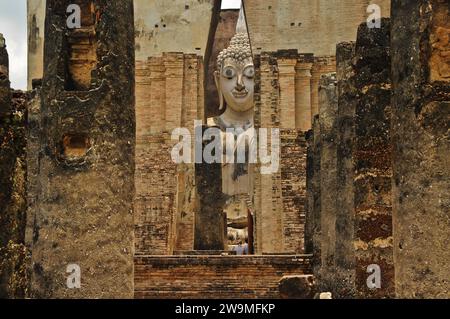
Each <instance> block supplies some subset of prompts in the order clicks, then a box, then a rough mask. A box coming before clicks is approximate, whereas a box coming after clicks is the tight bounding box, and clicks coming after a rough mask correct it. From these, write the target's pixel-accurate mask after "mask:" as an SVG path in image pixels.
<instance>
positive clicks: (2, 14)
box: [0, 0, 241, 90]
mask: <svg viewBox="0 0 450 319" xmlns="http://www.w3.org/2000/svg"><path fill="white" fill-rule="evenodd" d="M26 2H27V1H26V0H0V33H3V35H4V37H5V39H6V45H7V49H8V53H9V68H10V72H9V73H10V80H11V86H12V87H13V88H15V89H18V90H26V88H27V13H26V10H27V9H26V8H27V5H26ZM240 5H241V0H222V8H223V9H229V8H239V7H240Z"/></svg>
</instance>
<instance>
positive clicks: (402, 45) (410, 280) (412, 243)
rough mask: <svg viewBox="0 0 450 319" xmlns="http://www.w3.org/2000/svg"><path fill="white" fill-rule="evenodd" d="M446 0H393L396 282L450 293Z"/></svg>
mask: <svg viewBox="0 0 450 319" xmlns="http://www.w3.org/2000/svg"><path fill="white" fill-rule="evenodd" d="M449 14H450V12H449V6H448V1H445V0H428V1H425V0H417V1H400V0H393V1H392V39H391V46H392V47H391V51H392V81H393V99H392V139H393V144H394V149H393V152H394V154H393V159H394V160H393V165H394V167H393V171H394V176H393V183H392V186H393V228H394V229H393V232H394V235H395V237H394V245H393V247H394V259H395V290H396V296H397V297H399V298H450V292H449V287H450V264H449V260H450V249H449V245H450V242H449V229H450V192H449V189H450V170H449V158H450V142H449V141H450V136H449V132H450V130H449V123H450V121H449V118H450V85H449V84H450V83H449V82H450V71H449V70H450V62H449V59H448V56H449V53H448V52H449V50H450V46H449V42H448V35H449V33H450V20H449V18H448V17H449Z"/></svg>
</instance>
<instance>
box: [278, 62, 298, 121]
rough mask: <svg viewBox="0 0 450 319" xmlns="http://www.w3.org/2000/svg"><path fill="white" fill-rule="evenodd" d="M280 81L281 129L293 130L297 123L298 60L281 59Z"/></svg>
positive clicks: (279, 66)
mask: <svg viewBox="0 0 450 319" xmlns="http://www.w3.org/2000/svg"><path fill="white" fill-rule="evenodd" d="M277 61H278V71H279V81H280V122H281V128H286V129H293V128H295V121H296V115H295V110H296V104H295V95H296V94H295V89H296V85H295V65H296V64H297V59H292V58H279V59H278V60H277Z"/></svg>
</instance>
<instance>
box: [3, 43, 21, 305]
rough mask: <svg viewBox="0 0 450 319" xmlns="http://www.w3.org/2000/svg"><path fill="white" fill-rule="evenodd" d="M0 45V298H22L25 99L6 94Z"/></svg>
mask: <svg viewBox="0 0 450 319" xmlns="http://www.w3.org/2000/svg"><path fill="white" fill-rule="evenodd" d="M4 42H5V40H4V39H3V36H2V35H1V34H0V298H23V297H25V293H26V288H27V273H26V257H27V250H26V247H25V245H24V243H25V242H24V240H25V224H26V205H27V201H26V186H25V184H26V183H25V179H26V174H27V170H26V167H27V166H26V151H25V145H26V132H25V127H26V118H27V112H26V102H27V96H26V94H25V93H22V92H19V91H15V92H13V91H11V90H10V87H9V86H10V84H9V78H8V67H9V66H8V54H7V52H6V47H5V44H4Z"/></svg>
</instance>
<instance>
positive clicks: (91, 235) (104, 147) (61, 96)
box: [27, 0, 136, 298]
mask: <svg viewBox="0 0 450 319" xmlns="http://www.w3.org/2000/svg"><path fill="white" fill-rule="evenodd" d="M70 3H71V1H70V0H47V17H46V32H45V54H44V56H45V69H44V79H43V84H42V90H41V92H40V95H41V99H42V103H41V116H42V118H43V119H45V121H44V120H43V121H41V125H42V130H41V131H40V132H39V137H40V138H39V141H38V143H39V144H38V147H39V154H40V158H39V163H38V165H39V167H38V169H37V170H33V173H34V174H36V175H33V174H28V176H27V178H28V181H29V182H31V183H32V184H33V183H34V181H37V183H38V185H39V187H38V188H33V187H31V189H35V190H36V192H37V194H34V195H35V199H36V203H35V205H33V206H31V207H30V210H29V211H28V213H27V218H28V219H29V220H31V223H29V224H28V225H29V227H30V229H28V231H27V233H28V234H32V236H28V238H27V239H28V244H29V246H30V247H31V249H32V255H31V264H32V268H31V271H30V290H29V297H35V298H132V297H133V295H134V274H133V272H134V267H133V257H134V246H133V244H134V238H133V232H134V225H133V200H134V195H135V191H134V190H135V185H134V173H135V139H136V136H135V130H136V127H135V94H134V93H135V92H134V88H135V83H134V79H135V72H134V70H135V69H134V65H135V59H134V16H133V1H131V0H124V1H108V0H96V1H95V4H96V6H95V7H96V9H98V10H99V11H100V12H98V15H95V16H101V19H99V20H98V21H97V22H96V23H97V24H96V38H95V41H96V42H97V50H96V53H97V58H98V60H97V61H96V62H97V63H96V64H95V71H94V72H93V74H94V76H95V79H96V81H94V82H93V83H92V85H93V89H92V90H89V91H67V90H65V88H66V87H67V86H66V84H67V83H66V82H67V79H68V74H67V69H66V68H64V67H62V66H64V65H67V63H68V61H67V58H68V54H67V53H68V52H67V51H68V50H69V47H68V43H67V41H66V40H65V39H64V38H65V37H66V35H67V33H66V28H67V25H66V10H67V6H68V5H69V4H70ZM100 13H101V14H100ZM88 69H89V68H80V69H79V70H77V72H80V73H83V72H85V71H86V70H88ZM33 142H34V141H33ZM68 283H69V284H68ZM78 283H80V286H78Z"/></svg>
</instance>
